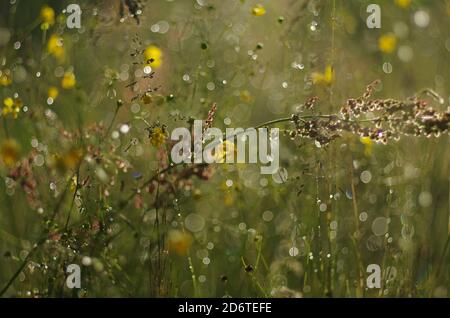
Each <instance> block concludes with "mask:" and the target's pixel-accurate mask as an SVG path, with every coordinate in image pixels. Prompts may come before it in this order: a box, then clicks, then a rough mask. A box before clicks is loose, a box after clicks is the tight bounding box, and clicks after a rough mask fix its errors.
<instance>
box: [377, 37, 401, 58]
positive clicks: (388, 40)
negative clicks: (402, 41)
mask: <svg viewBox="0 0 450 318" xmlns="http://www.w3.org/2000/svg"><path fill="white" fill-rule="evenodd" d="M396 46H397V38H396V37H395V35H394V34H392V33H388V34H384V35H382V36H381V37H380V38H379V39H378V47H379V49H380V51H381V52H383V53H387V54H389V53H392V52H394V51H395V47H396Z"/></svg>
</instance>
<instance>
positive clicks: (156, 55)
mask: <svg viewBox="0 0 450 318" xmlns="http://www.w3.org/2000/svg"><path fill="white" fill-rule="evenodd" d="M144 57H145V64H148V65H150V66H151V67H153V68H158V67H160V66H161V64H162V51H161V49H160V48H159V47H157V46H154V45H150V46H149V47H147V48H146V49H145V51H144Z"/></svg>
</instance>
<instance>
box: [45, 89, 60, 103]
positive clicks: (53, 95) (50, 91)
mask: <svg viewBox="0 0 450 318" xmlns="http://www.w3.org/2000/svg"><path fill="white" fill-rule="evenodd" d="M47 95H48V98H51V99H53V100H55V99H56V97H58V95H59V90H58V88H56V87H55V86H51V87H49V89H48V93H47Z"/></svg>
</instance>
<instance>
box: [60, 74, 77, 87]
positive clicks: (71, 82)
mask: <svg viewBox="0 0 450 318" xmlns="http://www.w3.org/2000/svg"><path fill="white" fill-rule="evenodd" d="M76 84H77V80H76V78H75V74H73V73H72V72H66V73H64V76H63V78H62V80H61V87H62V88H64V89H72V88H74V87H75V85H76Z"/></svg>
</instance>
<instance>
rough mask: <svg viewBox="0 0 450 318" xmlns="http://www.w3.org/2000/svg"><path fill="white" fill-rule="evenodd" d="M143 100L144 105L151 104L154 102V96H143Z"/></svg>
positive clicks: (147, 94)
mask: <svg viewBox="0 0 450 318" xmlns="http://www.w3.org/2000/svg"><path fill="white" fill-rule="evenodd" d="M141 100H142V101H143V102H144V104H150V103H151V102H152V101H153V96H152V95H151V94H150V93H145V94H144V95H142V97H141Z"/></svg>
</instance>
